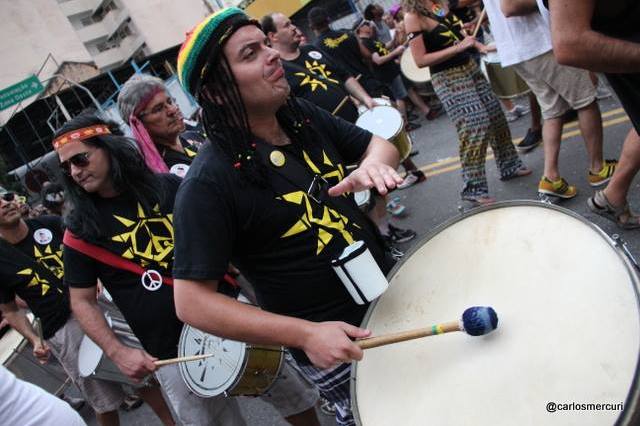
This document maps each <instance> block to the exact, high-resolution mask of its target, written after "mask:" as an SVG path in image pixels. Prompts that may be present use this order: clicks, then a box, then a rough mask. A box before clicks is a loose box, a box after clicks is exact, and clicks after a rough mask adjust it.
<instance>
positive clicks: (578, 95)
mask: <svg viewBox="0 0 640 426" xmlns="http://www.w3.org/2000/svg"><path fill="white" fill-rule="evenodd" d="M485 3H486V7H487V13H488V16H489V20H490V22H491V25H492V26H493V29H494V37H495V40H496V44H497V46H498V49H499V50H500V52H501V53H500V54H501V58H502V60H503V61H506V64H507V65H510V66H513V68H514V69H515V70H516V72H517V73H518V74H519V75H520V77H522V79H523V80H524V81H525V82H526V83H527V85H528V86H529V87H530V88H531V90H532V91H533V93H535V95H536V98H537V99H538V103H539V104H540V107H541V109H542V118H543V119H544V122H543V125H542V139H543V144H544V172H543V175H542V177H541V179H540V183H539V184H538V192H539V193H541V194H548V195H552V196H555V197H560V198H573V197H575V196H576V194H577V189H576V187H575V186H573V185H569V183H568V182H567V181H566V180H565V179H564V178H562V176H561V174H560V170H559V165H558V162H559V161H558V160H559V155H560V142H561V138H562V128H563V125H564V121H565V120H564V118H563V117H564V115H565V114H566V113H568V112H569V111H571V110H575V111H577V114H578V121H579V123H580V131H581V133H582V137H583V139H584V142H585V147H586V149H587V154H588V156H589V170H588V172H587V180H588V182H589V185H591V186H593V187H597V186H601V185H604V184H606V183H607V182H609V180H610V179H611V176H612V175H613V172H614V170H615V167H616V161H614V160H604V158H603V149H602V139H603V131H602V116H601V115H600V108H599V107H598V103H597V99H596V88H595V86H594V85H593V83H592V82H591V79H590V77H589V73H588V72H586V71H583V70H579V69H576V68H573V67H566V66H563V65H560V64H558V62H557V61H556V60H555V58H554V57H553V50H552V48H553V46H552V45H551V33H550V31H549V28H548V25H545V23H544V20H543V19H542V17H541V16H540V14H539V13H538V11H537V7H536V6H535V4H533V9H531V10H533V11H532V12H528V13H527V14H526V15H524V16H517V17H513V18H509V19H507V17H511V16H514V12H513V10H512V8H511V7H509V2H508V1H505V0H488V1H486V2H485ZM501 11H502V13H500V12H501Z"/></svg>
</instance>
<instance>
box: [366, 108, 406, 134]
mask: <svg viewBox="0 0 640 426" xmlns="http://www.w3.org/2000/svg"><path fill="white" fill-rule="evenodd" d="M356 126H358V127H360V128H361V129H365V130H368V131H370V132H371V133H373V134H374V135H378V136H380V137H381V138H384V139H387V140H389V139H392V138H393V137H394V136H395V135H397V134H398V132H400V130H402V126H404V120H403V119H402V114H400V112H399V111H398V110H397V109H395V108H394V107H392V106H387V105H380V106H377V107H375V108H373V109H370V110H367V111H365V112H364V113H362V115H361V116H360V117H358V119H357V120H356Z"/></svg>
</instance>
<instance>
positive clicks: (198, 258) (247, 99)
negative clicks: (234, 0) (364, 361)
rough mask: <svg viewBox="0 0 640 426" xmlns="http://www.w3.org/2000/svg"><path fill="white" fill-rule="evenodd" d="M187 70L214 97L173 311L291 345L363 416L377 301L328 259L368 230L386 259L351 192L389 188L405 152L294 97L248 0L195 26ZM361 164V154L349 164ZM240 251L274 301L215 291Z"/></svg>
mask: <svg viewBox="0 0 640 426" xmlns="http://www.w3.org/2000/svg"><path fill="white" fill-rule="evenodd" d="M178 74H179V78H180V81H181V83H182V85H183V87H184V88H185V90H186V91H188V92H189V93H191V94H192V95H193V96H194V97H195V98H196V99H197V100H198V102H199V103H200V105H201V106H202V108H203V117H204V124H205V129H206V131H207V134H208V135H209V138H210V142H209V143H206V144H205V145H204V146H203V148H202V149H201V150H200V151H199V154H198V156H197V157H196V159H195V160H194V162H193V163H192V165H191V168H190V169H189V172H188V173H187V176H186V177H185V180H184V181H183V183H182V184H181V186H180V189H179V191H178V195H177V197H176V206H175V209H174V229H175V237H176V240H175V241H176V245H175V254H176V257H175V262H174V278H175V279H176V281H175V290H174V292H175V303H176V312H177V314H178V316H179V317H180V318H181V319H182V320H183V321H185V322H187V323H189V324H192V325H193V326H195V327H197V328H199V329H202V330H204V331H207V332H209V333H212V334H215V335H218V336H222V337H225V338H230V339H234V340H240V341H247V342H251V343H256V344H271V345H284V346H287V347H289V348H290V349H291V352H292V354H293V355H294V358H295V359H296V361H297V362H298V365H299V366H300V367H301V369H302V370H303V371H304V372H305V373H306V374H307V375H308V376H309V377H310V378H311V379H312V380H313V381H314V382H315V383H316V384H317V385H318V387H319V389H320V392H321V393H322V394H323V395H324V396H325V397H326V398H327V399H329V400H330V401H332V402H333V403H334V404H335V405H336V419H337V421H338V423H339V424H341V425H345V424H353V416H352V414H351V409H350V401H349V372H350V364H349V362H350V361H351V360H358V359H361V358H362V356H363V353H362V350H361V349H360V348H359V347H358V346H357V345H356V344H354V343H353V341H352V340H351V339H352V338H362V337H367V336H369V334H370V332H369V331H367V330H363V329H360V328H358V327H357V326H355V324H360V322H361V320H362V319H363V317H364V314H365V312H366V310H367V307H368V304H364V305H358V304H356V302H355V301H354V299H352V298H351V296H350V295H349V293H348V292H347V290H346V289H345V287H344V285H343V284H342V283H341V281H340V280H339V278H338V277H337V275H336V274H335V272H334V271H333V269H332V267H331V260H332V259H336V258H337V257H338V256H339V255H340V253H341V252H342V251H343V250H344V249H345V247H346V246H348V245H349V244H351V243H352V242H353V241H356V240H361V241H364V242H365V243H366V246H367V247H368V249H369V250H370V252H371V253H372V255H373V257H374V258H375V260H376V262H377V263H378V265H379V266H380V268H381V269H382V270H383V272H385V273H386V272H388V271H389V268H390V266H391V265H390V263H391V262H389V260H388V256H386V254H385V251H384V249H383V244H382V242H381V241H380V238H379V234H378V233H377V231H376V228H375V226H374V225H373V224H372V223H371V222H369V221H368V220H367V219H366V217H365V216H364V215H363V214H362V213H361V212H360V211H359V210H358V209H357V207H356V205H355V203H354V201H353V198H352V197H351V196H350V195H348V194H347V193H348V192H354V191H360V190H363V189H367V188H370V187H373V186H375V187H376V188H377V190H378V191H379V192H380V193H381V194H385V193H387V192H388V189H389V188H394V187H395V186H396V185H397V184H399V183H400V182H402V179H401V178H400V176H398V174H397V173H396V172H395V166H396V165H397V161H398V152H397V150H396V149H395V148H394V147H393V145H392V144H390V143H389V142H387V141H385V140H384V139H381V138H379V137H377V136H374V135H372V134H371V133H369V132H367V131H365V130H362V129H359V128H358V127H355V126H354V125H352V124H350V123H347V122H346V121H344V120H341V119H339V118H335V117H332V116H331V115H330V114H329V113H328V112H326V111H325V110H322V109H320V108H317V107H315V106H314V105H312V104H310V103H308V102H307V101H305V100H302V99H297V98H291V97H289V90H290V89H289V85H288V84H287V80H286V79H285V76H284V70H283V67H282V64H281V62H280V58H279V53H278V52H277V51H276V50H274V49H272V48H270V47H269V46H268V43H267V38H266V36H265V34H264V33H263V32H262V31H261V29H260V27H259V26H258V23H257V22H255V21H252V20H250V19H249V18H248V17H247V15H245V14H244V12H242V11H241V10H240V9H237V8H225V9H222V10H220V11H218V12H216V13H214V14H213V15H211V16H209V17H208V18H206V19H205V20H204V21H203V22H201V23H200V24H198V25H197V26H196V27H195V28H194V30H193V31H192V32H191V33H190V34H189V35H188V38H187V40H186V41H185V43H184V44H183V46H182V48H181V49H180V53H179V55H178ZM350 163H359V167H358V168H357V169H356V170H355V171H353V172H352V173H351V174H350V175H349V176H346V177H345V174H344V169H345V164H350ZM332 185H333V186H332ZM330 186H332V187H330ZM329 187H330V188H329ZM327 188H329V189H327ZM229 261H233V264H234V265H236V266H237V267H238V268H239V269H240V270H241V271H242V272H243V274H244V275H245V276H246V277H247V278H248V279H249V280H250V281H251V282H252V283H253V284H254V286H255V290H256V296H257V299H258V301H259V303H260V306H261V307H262V308H263V309H264V310H261V309H258V308H256V307H253V306H247V305H244V304H241V303H238V302H236V301H234V300H232V299H230V298H228V297H225V296H224V295H222V294H219V293H218V292H217V288H218V283H219V281H220V280H221V278H222V277H223V275H224V272H225V271H226V267H227V264H228V262H229Z"/></svg>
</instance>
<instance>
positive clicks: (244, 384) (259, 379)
mask: <svg viewBox="0 0 640 426" xmlns="http://www.w3.org/2000/svg"><path fill="white" fill-rule="evenodd" d="M211 353H213V354H215V355H213V356H211V357H209V358H205V359H201V360H198V361H190V362H181V363H180V364H179V367H180V375H181V376H182V379H183V380H184V382H185V383H186V385H187V387H188V388H189V389H190V390H191V391H192V392H193V393H195V394H196V395H198V396H200V397H203V398H210V397H213V396H216V395H220V394H224V395H225V396H240V395H247V396H258V395H261V394H263V393H265V392H267V391H268V390H269V388H270V387H271V386H272V385H273V383H274V381H275V380H276V379H277V378H278V375H279V374H280V369H281V368H282V363H283V359H284V351H283V349H282V348H281V347H275V346H259V345H249V344H246V343H243V342H237V341H235V340H229V339H223V338H221V337H217V336H214V335H211V334H208V333H205V332H203V331H200V330H198V329H196V328H193V327H191V326H189V325H187V324H185V325H184V327H183V328H182V333H181V334H180V343H179V344H178V356H179V357H184V356H192V355H204V354H211Z"/></svg>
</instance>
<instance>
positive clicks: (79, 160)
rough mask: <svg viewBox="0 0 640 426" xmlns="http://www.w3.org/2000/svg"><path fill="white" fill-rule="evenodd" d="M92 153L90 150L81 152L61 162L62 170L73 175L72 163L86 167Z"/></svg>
mask: <svg viewBox="0 0 640 426" xmlns="http://www.w3.org/2000/svg"><path fill="white" fill-rule="evenodd" d="M90 156H91V154H89V153H88V152H81V153H79V154H76V155H74V156H73V157H71V158H69V159H68V160H67V161H63V162H62V163H60V168H61V169H62V171H63V172H64V173H66V174H68V175H71V165H72V164H73V165H74V166H76V167H80V168H85V167H87V166H88V165H89V157H90Z"/></svg>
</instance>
